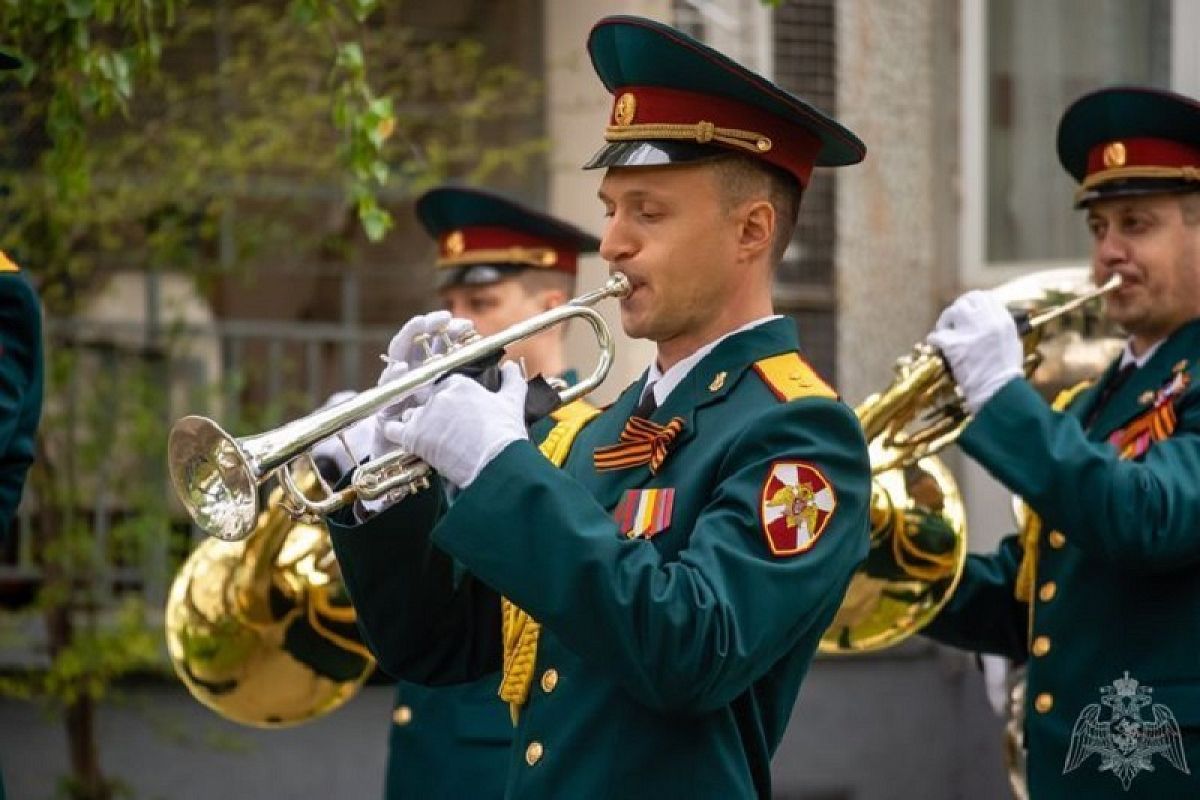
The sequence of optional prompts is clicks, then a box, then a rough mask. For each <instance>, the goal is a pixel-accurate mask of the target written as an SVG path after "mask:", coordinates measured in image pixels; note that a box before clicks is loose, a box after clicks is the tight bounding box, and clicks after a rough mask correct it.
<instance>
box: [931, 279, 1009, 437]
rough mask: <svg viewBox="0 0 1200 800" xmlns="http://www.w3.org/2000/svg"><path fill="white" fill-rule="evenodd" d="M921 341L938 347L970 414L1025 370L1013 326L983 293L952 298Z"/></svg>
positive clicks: (995, 302) (999, 306) (996, 302)
mask: <svg viewBox="0 0 1200 800" xmlns="http://www.w3.org/2000/svg"><path fill="white" fill-rule="evenodd" d="M925 341H926V342H927V343H929V344H930V345H931V346H933V347H936V348H937V349H938V350H940V351H941V352H942V355H943V356H944V357H945V359H946V363H947V364H949V365H950V372H951V373H953V375H954V380H955V381H956V382H957V383H958V387H959V389H960V390H961V391H962V395H963V400H964V401H965V402H966V406H967V409H968V410H969V411H970V412H971V413H972V414H978V413H979V409H981V408H983V406H984V404H985V403H987V401H988V400H990V399H992V395H994V394H995V393H996V392H998V391H1000V389H1001V387H1003V386H1004V384H1006V383H1008V382H1009V381H1011V380H1012V379H1013V378H1020V377H1022V376H1023V375H1024V374H1025V370H1024V369H1023V366H1022V365H1023V363H1024V360H1025V351H1024V348H1023V347H1022V345H1021V337H1020V335H1019V334H1018V333H1017V325H1016V323H1015V322H1014V321H1013V317H1012V314H1011V313H1010V312H1009V310H1008V309H1007V308H1005V307H1004V304H1003V303H1001V302H1000V301H999V300H997V299H996V297H995V296H993V295H992V294H990V293H988V292H982V291H973V292H967V293H966V294H964V295H963V296H962V297H960V298H958V299H957V300H955V301H954V302H953V303H952V304H951V305H950V307H949V308H947V309H946V310H945V311H943V312H942V315H941V316H940V317H939V318H938V321H937V325H936V326H935V327H934V330H933V333H931V334H929V336H928V337H926V339H925Z"/></svg>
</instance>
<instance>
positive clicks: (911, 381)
mask: <svg viewBox="0 0 1200 800" xmlns="http://www.w3.org/2000/svg"><path fill="white" fill-rule="evenodd" d="M1118 285H1119V279H1117V278H1115V277H1114V279H1113V280H1111V281H1109V282H1108V283H1106V284H1105V285H1104V286H1102V287H1099V288H1096V287H1095V286H1094V285H1092V283H1091V279H1090V276H1089V273H1088V271H1087V270H1086V269H1056V270H1046V271H1043V272H1036V273H1032V274H1030V275H1026V276H1024V277H1021V278H1018V279H1016V280H1014V281H1010V282H1008V283H1005V284H1003V285H1002V286H1000V287H998V288H996V289H995V290H993V291H994V292H995V293H996V294H997V295H998V296H999V297H1000V299H1001V300H1002V301H1003V302H1004V303H1005V304H1006V305H1007V306H1008V307H1009V308H1010V309H1011V310H1012V311H1013V313H1014V316H1015V317H1016V319H1017V322H1018V327H1019V329H1021V331H1022V334H1023V341H1024V345H1025V371H1026V375H1027V376H1029V378H1030V380H1032V381H1033V382H1034V383H1035V385H1039V386H1045V387H1052V386H1056V385H1057V386H1059V387H1060V388H1061V387H1062V386H1066V385H1070V384H1071V383H1072V382H1074V381H1077V380H1079V379H1082V378H1083V377H1089V376H1092V375H1095V374H1096V373H1097V372H1098V371H1099V370H1100V369H1101V368H1102V367H1103V365H1104V364H1105V363H1107V361H1108V360H1109V358H1111V355H1112V353H1113V352H1114V351H1113V349H1112V346H1111V344H1110V345H1109V347H1108V348H1107V349H1105V348H1103V347H1099V348H1097V347H1096V346H1095V342H1096V340H1098V339H1101V338H1103V337H1110V336H1111V334H1112V329H1111V327H1109V326H1106V323H1105V322H1104V321H1103V320H1102V319H1101V317H1100V314H1099V298H1100V297H1101V296H1103V295H1104V294H1107V293H1108V292H1110V291H1112V290H1113V289H1115V288H1116V287H1117V286H1118ZM1111 341H1112V340H1111V339H1110V342H1111ZM1116 346H1117V347H1119V341H1117V343H1116ZM1097 363H1098V364H1099V366H1096V364H1097ZM1075 376H1079V377H1075ZM1047 390H1048V389H1047ZM855 413H856V414H857V415H858V418H859V421H860V422H861V423H862V426H863V431H864V433H865V434H866V438H867V442H868V443H869V446H870V455H871V471H872V474H873V479H872V491H871V511H870V519H871V548H870V551H869V553H868V555H867V559H866V561H865V563H864V564H863V565H862V567H860V568H859V571H858V572H857V573H856V574H855V575H854V577H853V578H852V579H851V582H850V587H849V589H848V590H847V592H846V597H845V599H844V600H843V602H842V605H841V607H840V608H839V609H838V612H837V614H836V615H835V617H834V620H833V623H832V624H831V625H830V627H829V629H828V630H827V631H826V632H825V634H824V636H822V638H821V643H820V650H821V652H823V653H853V652H864V651H871V650H880V649H883V648H886V647H890V646H892V645H894V644H897V643H899V642H901V641H903V640H904V639H906V638H908V637H909V636H911V635H912V634H914V633H916V632H917V631H918V630H920V629H921V628H923V627H924V626H925V625H927V624H928V623H929V622H930V621H931V620H932V619H933V618H934V617H935V616H936V615H937V613H938V611H940V610H941V608H942V606H943V605H945V603H946V601H947V600H949V598H950V595H951V594H952V593H953V592H954V588H955V586H957V584H958V580H959V578H960V576H961V575H962V570H963V565H964V564H965V562H966V557H967V538H966V536H967V530H966V511H965V509H964V507H963V502H962V497H961V495H960V494H959V491H958V487H957V485H956V483H955V481H954V478H953V476H952V475H951V473H950V471H949V470H948V469H947V468H946V466H945V464H944V463H943V462H942V461H941V459H939V458H938V457H937V456H936V453H937V452H938V451H940V450H941V449H942V448H943V447H945V446H947V445H949V444H950V443H951V442H953V441H954V440H955V439H956V438H958V435H959V434H960V433H961V432H962V430H963V428H965V427H966V424H967V422H969V421H970V416H969V414H968V413H967V410H966V408H965V406H964V405H963V403H962V399H961V396H960V395H959V393H958V389H957V387H956V385H955V383H954V378H953V376H951V374H950V371H949V370H948V369H947V368H946V365H945V362H944V361H943V359H942V356H941V354H940V353H938V352H937V351H936V350H934V349H933V348H931V347H929V346H928V345H926V344H924V343H921V344H918V345H916V346H915V347H914V348H913V351H912V352H911V353H910V354H908V355H905V356H903V357H901V358H900V359H899V360H897V362H896V365H895V378H894V379H893V381H892V383H891V385H890V386H888V388H886V389H885V390H884V391H882V392H880V393H878V394H873V395H871V396H870V397H868V398H867V399H866V400H864V401H863V402H862V403H861V404H860V405H859V406H858V407H857V408H856V409H855Z"/></svg>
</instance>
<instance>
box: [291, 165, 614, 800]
mask: <svg viewBox="0 0 1200 800" xmlns="http://www.w3.org/2000/svg"><path fill="white" fill-rule="evenodd" d="M416 215H417V219H418V220H419V221H420V222H421V225H422V226H423V227H424V228H425V230H426V232H427V233H428V234H429V236H430V238H431V239H432V240H433V241H434V242H435V243H436V244H437V248H438V255H437V259H436V262H435V265H436V267H437V270H436V281H437V291H438V296H439V298H440V299H441V302H442V305H443V307H444V309H445V311H442V312H436V313H434V314H431V315H426V316H423V317H418V318H417V319H416V320H414V321H413V322H412V323H410V324H409V325H408V326H406V327H407V328H408V330H407V331H406V332H405V333H404V334H403V335H402V336H399V337H398V339H397V342H395V343H393V345H392V346H391V347H389V356H388V357H389V359H391V361H390V363H389V366H388V367H386V368H385V369H384V371H383V374H382V375H381V377H380V381H381V382H385V381H388V380H390V379H392V378H393V377H395V376H397V375H398V374H401V373H402V372H403V371H404V369H405V368H404V367H401V366H399V363H400V360H402V359H404V358H408V357H411V356H409V355H408V348H410V347H411V346H412V338H413V336H415V335H419V334H414V331H415V330H417V329H419V330H421V331H425V332H433V331H435V330H437V329H439V328H440V327H441V325H442V323H443V322H448V321H449V320H450V319H451V318H453V319H456V320H461V321H465V322H467V323H470V326H471V327H472V328H473V329H474V330H475V331H476V332H477V333H479V334H480V335H483V336H488V335H491V334H494V333H498V332H499V331H501V330H503V329H505V328H507V327H509V326H511V325H514V324H516V323H518V322H522V321H524V320H526V319H528V318H529V317H532V316H534V315H535V314H538V313H540V312H542V311H546V310H549V309H551V308H554V307H555V306H559V305H562V304H563V303H565V302H566V301H567V300H568V299H570V298H571V297H572V296H573V295H574V294H575V276H576V272H577V269H578V262H579V258H580V256H581V255H585V254H588V253H594V252H596V250H597V248H598V247H599V244H600V241H599V240H598V239H597V238H596V237H594V236H592V235H591V234H589V233H586V232H584V231H582V230H580V229H579V228H577V227H575V226H573V225H570V224H568V223H566V222H563V221H561V220H558V219H555V218H553V217H550V216H548V215H546V214H542V213H541V212H538V211H535V210H533V209H531V208H528V207H526V206H524V205H522V204H520V203H517V202H514V201H512V200H510V199H508V198H506V197H503V196H502V195H498V194H494V193H492V192H486V191H482V190H479V189H469V188H463V187H455V186H443V187H439V188H436V189H432V190H430V191H428V192H426V193H425V194H423V195H422V196H421V197H420V198H418V200H417V202H416ZM456 326H457V327H458V328H459V329H462V328H464V327H465V325H462V324H460V323H456ZM564 333H565V331H564V330H562V329H561V328H559V329H555V330H547V331H544V332H542V333H540V334H538V335H537V336H534V337H530V338H528V339H525V340H523V341H521V342H518V343H517V344H516V345H514V346H512V347H511V348H509V352H508V353H507V356H508V358H510V359H511V360H514V361H517V362H519V363H520V364H522V365H523V367H524V370H525V371H526V372H527V373H528V374H530V375H544V376H547V377H557V378H560V379H562V380H563V381H564V382H566V383H568V384H571V383H574V382H575V373H574V371H573V370H568V369H566V367H565V364H566V360H565V356H564V352H563V349H564V342H563V336H564ZM430 346H431V348H432V347H435V346H436V344H431V345H430ZM345 397H346V396H343V395H335V397H334V398H332V400H334V401H337V400H341V399H345ZM587 408H590V406H587V404H586V403H585V402H584V401H581V400H580V401H576V402H575V403H574V404H572V406H571V407H569V408H568V409H564V410H562V411H560V412H559V415H562V414H574V413H578V412H580V411H583V410H585V409H587ZM347 444H348V445H349V453H348V452H347V450H346V448H343V447H342V446H341V444H340V443H338V442H337V441H336V440H331V441H327V442H324V443H322V444H321V445H320V446H318V448H317V450H316V451H315V455H316V456H317V457H318V458H325V459H332V460H334V461H336V462H337V465H338V468H339V471H340V472H345V471H347V470H348V469H349V468H350V467H351V466H353V464H352V461H353V459H352V458H351V457H350V453H353V454H354V456H355V457H356V458H357V457H362V456H365V455H378V454H380V453H381V452H384V451H385V450H387V449H391V448H392V447H394V445H392V444H391V443H390V442H388V441H386V440H383V441H380V437H379V435H378V434H377V426H376V425H375V420H374V419H369V420H367V421H366V422H365V423H364V424H360V425H358V426H355V427H354V428H352V429H351V431H350V432H349V434H348V437H347ZM499 682H500V673H499V671H498V670H493V671H490V672H488V673H486V674H483V675H482V677H480V678H478V679H477V680H472V681H469V682H464V683H454V684H451V685H446V686H439V687H437V688H433V687H430V686H423V685H421V684H418V683H413V682H409V681H404V680H401V681H399V682H398V684H397V687H396V695H395V701H394V703H393V710H392V725H391V732H390V736H389V740H388V766H387V776H386V781H385V786H384V794H385V796H386V797H387V798H388V800H407V798H421V800H456V799H457V798H464V797H471V798H478V799H479V800H489V798H497V799H498V798H501V797H503V796H504V781H505V775H506V774H507V772H508V753H509V749H510V746H511V743H512V730H513V726H512V721H511V719H510V718H509V713H508V709H507V707H506V706H505V705H504V703H503V702H502V701H501V700H500V698H499V697H497V690H498V689H499Z"/></svg>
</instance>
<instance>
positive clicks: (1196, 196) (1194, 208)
mask: <svg viewBox="0 0 1200 800" xmlns="http://www.w3.org/2000/svg"><path fill="white" fill-rule="evenodd" d="M1179 207H1180V208H1181V209H1183V221H1184V222H1185V223H1186V224H1188V225H1196V224H1200V191H1195V192H1187V193H1185V194H1181V195H1180V196H1179Z"/></svg>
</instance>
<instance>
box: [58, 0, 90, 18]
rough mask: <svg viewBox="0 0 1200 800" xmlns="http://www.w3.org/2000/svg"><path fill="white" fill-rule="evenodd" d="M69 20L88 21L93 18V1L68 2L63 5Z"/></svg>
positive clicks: (71, 0) (73, 0)
mask: <svg viewBox="0 0 1200 800" xmlns="http://www.w3.org/2000/svg"><path fill="white" fill-rule="evenodd" d="M63 6H64V7H65V9H66V12H67V17H68V18H69V19H87V18H88V17H90V16H92V9H93V8H94V4H93V3H92V0H66V2H65V3H63Z"/></svg>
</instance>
